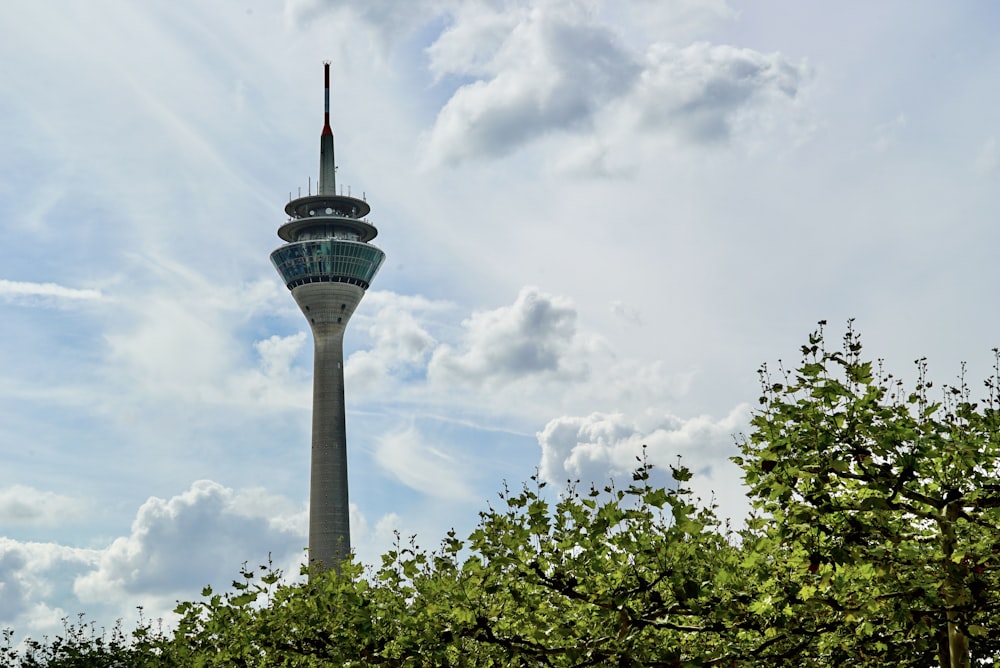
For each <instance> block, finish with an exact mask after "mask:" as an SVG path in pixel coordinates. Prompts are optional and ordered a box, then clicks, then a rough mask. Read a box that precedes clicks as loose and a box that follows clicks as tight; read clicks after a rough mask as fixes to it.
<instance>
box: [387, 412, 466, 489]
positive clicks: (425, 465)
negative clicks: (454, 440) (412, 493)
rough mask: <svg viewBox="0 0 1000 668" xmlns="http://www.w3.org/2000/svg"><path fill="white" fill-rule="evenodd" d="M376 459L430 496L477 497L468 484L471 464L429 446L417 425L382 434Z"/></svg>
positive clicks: (391, 472)
mask: <svg viewBox="0 0 1000 668" xmlns="http://www.w3.org/2000/svg"><path fill="white" fill-rule="evenodd" d="M375 460H376V461H377V462H378V464H379V465H380V466H382V468H383V469H385V470H386V471H388V472H389V473H390V474H392V475H393V476H394V477H395V478H397V479H398V480H399V481H400V482H402V483H403V484H404V485H406V486H407V487H410V488H412V489H415V490H417V491H418V492H422V493H424V494H427V495H428V496H432V497H436V498H443V499H455V500H463V499H464V500H468V499H474V498H476V495H475V493H474V492H473V489H472V487H471V486H470V485H469V483H468V479H469V477H470V476H469V471H468V469H467V466H468V465H467V464H464V463H463V462H462V461H461V459H460V457H459V456H458V455H456V454H453V453H451V452H447V451H446V450H444V449H443V448H440V447H434V446H430V445H428V444H427V443H426V442H425V441H424V439H423V437H422V436H421V434H420V432H419V431H418V430H417V429H416V428H415V427H410V428H408V429H405V430H402V431H397V432H392V433H388V434H383V435H382V436H381V437H380V438H379V439H378V444H377V445H376V449H375Z"/></svg>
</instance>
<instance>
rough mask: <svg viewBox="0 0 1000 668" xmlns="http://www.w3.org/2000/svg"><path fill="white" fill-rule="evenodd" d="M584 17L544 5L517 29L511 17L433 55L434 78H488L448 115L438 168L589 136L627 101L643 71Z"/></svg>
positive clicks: (433, 143)
mask: <svg viewBox="0 0 1000 668" xmlns="http://www.w3.org/2000/svg"><path fill="white" fill-rule="evenodd" d="M579 14H580V13H579V12H576V11H573V12H565V11H556V9H555V5H544V6H538V7H534V8H532V9H531V10H530V11H523V12H521V13H520V14H519V15H516V16H517V22H516V23H514V24H513V25H512V22H513V21H514V20H515V15H513V14H506V15H504V17H503V18H502V19H500V18H497V17H493V18H492V19H490V20H485V21H484V20H482V19H481V18H480V19H479V20H477V21H474V22H471V23H460V22H456V24H454V25H453V26H452V27H451V29H450V30H448V31H447V32H445V33H444V34H443V35H442V36H441V38H440V40H439V42H435V44H433V45H432V46H431V47H430V48H429V49H428V52H429V55H430V57H431V68H432V70H433V71H434V72H435V73H436V74H437V75H438V76H441V75H442V74H450V73H453V74H461V75H469V74H475V75H477V76H483V77H484V78H480V79H477V80H476V81H474V82H472V83H469V84H465V85H463V86H461V87H460V88H459V89H458V90H457V91H456V92H455V93H454V94H453V95H452V97H451V99H450V100H448V102H447V103H446V104H445V106H444V107H443V108H442V109H441V111H440V113H439V114H438V118H437V120H436V122H435V125H434V128H433V130H432V131H431V133H430V136H429V159H430V161H431V162H432V163H434V162H437V163H452V164H453V163H458V162H462V161H464V160H467V159H469V158H473V157H475V158H481V157H483V156H500V155H504V154H506V153H509V152H511V151H513V150H515V149H517V148H518V147H519V146H520V145H522V144H524V143H526V142H528V141H531V140H532V139H535V138H537V137H539V136H542V135H546V134H549V133H552V132H565V131H567V130H572V129H574V128H576V129H581V128H582V129H587V127H588V126H589V125H590V124H591V122H592V120H593V117H594V115H595V114H596V113H597V112H598V111H599V110H600V109H601V108H602V107H603V106H604V105H605V104H606V103H607V102H608V100H611V99H614V98H616V97H619V96H621V95H622V94H624V93H625V92H626V91H627V90H628V89H629V88H630V86H631V84H632V82H633V81H634V80H635V78H636V76H638V74H639V70H640V68H639V65H638V63H636V62H635V60H634V59H633V58H632V57H631V56H630V55H629V54H628V52H627V51H626V50H625V49H624V47H623V45H622V43H621V40H620V38H619V37H618V36H617V35H616V34H615V33H614V32H613V31H611V30H609V29H608V28H607V27H605V26H603V25H599V24H594V23H590V22H587V21H585V20H582V19H581V16H580V15H579ZM584 16H585V15H584ZM484 34H485V38H484ZM501 35H503V40H502V41H500V36H501ZM489 45H495V46H494V53H493V54H492V56H490V57H487V56H486V55H485V54H484V49H486V48H488V47H489Z"/></svg>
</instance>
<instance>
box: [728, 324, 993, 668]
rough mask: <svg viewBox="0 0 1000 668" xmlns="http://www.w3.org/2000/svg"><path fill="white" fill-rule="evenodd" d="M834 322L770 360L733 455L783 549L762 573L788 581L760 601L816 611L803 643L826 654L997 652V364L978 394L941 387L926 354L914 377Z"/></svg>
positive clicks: (922, 660) (767, 540)
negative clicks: (798, 353) (835, 328)
mask: <svg viewBox="0 0 1000 668" xmlns="http://www.w3.org/2000/svg"><path fill="white" fill-rule="evenodd" d="M824 324H825V323H820V328H819V329H818V330H817V331H816V332H815V333H814V334H813V335H812V336H811V337H810V339H809V344H808V345H806V346H803V348H802V353H803V362H802V364H801V365H800V366H799V367H798V369H797V370H796V371H794V372H787V371H785V370H784V369H779V371H778V373H777V374H772V373H770V372H769V371H768V369H767V368H763V369H762V370H761V378H762V380H763V385H764V395H763V397H762V398H761V404H762V408H761V410H760V412H759V413H757V415H756V416H755V417H754V418H753V420H752V426H753V430H752V433H751V434H750V436H749V437H748V438H746V439H744V440H743V441H742V443H741V449H742V452H743V456H742V457H738V458H736V462H737V463H738V464H740V465H741V466H742V467H743V469H744V472H745V479H746V482H747V484H748V485H749V488H750V494H751V497H752V499H753V501H754V507H755V509H756V510H757V512H758V513H759V515H758V517H757V518H755V519H753V520H751V526H752V528H753V529H754V534H755V536H756V541H757V549H758V550H762V549H764V548H765V546H766V545H768V544H770V545H771V548H770V549H771V551H772V552H773V553H774V554H780V563H776V564H775V566H776V569H775V574H774V575H773V577H772V578H770V582H769V583H764V587H765V589H766V588H768V587H770V588H771V589H772V590H773V591H774V592H776V593H778V594H780V593H783V594H784V595H779V596H775V597H774V598H773V599H770V600H769V601H767V602H764V601H758V602H757V603H756V605H757V611H758V612H760V613H761V614H767V613H768V612H769V611H772V610H773V609H775V608H776V607H781V606H785V607H787V608H788V609H789V610H791V611H793V612H794V614H795V615H796V616H799V617H800V618H802V619H812V620H815V623H816V626H815V630H814V632H813V633H814V635H813V636H812V638H811V639H810V642H809V646H808V647H807V648H804V650H803V657H806V656H808V657H812V658H813V659H814V660H816V661H821V662H826V663H827V665H844V664H847V663H850V662H852V661H853V662H855V663H863V664H868V665H872V664H873V663H875V662H878V663H880V664H884V665H890V664H893V665H901V666H927V665H931V664H934V663H936V664H938V665H940V666H942V668H965V667H967V666H969V665H971V663H972V662H973V657H975V661H978V662H984V661H995V660H998V659H1000V577H998V573H1000V569H998V566H1000V484H998V483H1000V481H998V474H1000V459H998V458H1000V394H998V388H1000V385H998V378H1000V366H997V367H996V368H995V369H994V375H993V377H992V378H991V379H989V380H987V381H986V383H985V386H986V398H985V399H984V400H983V401H982V402H978V403H977V402H974V401H972V400H971V398H970V391H969V388H968V387H967V386H966V384H965V381H964V378H962V379H960V382H959V384H958V385H957V386H956V387H946V388H944V392H943V398H942V400H941V401H932V400H931V399H930V396H931V388H932V383H931V382H930V381H929V380H927V374H926V371H927V366H926V361H925V360H923V359H921V360H917V380H916V383H915V386H914V387H913V389H912V390H906V389H905V387H904V384H903V382H902V381H900V380H898V379H896V378H894V377H893V376H892V375H891V374H889V373H887V372H885V371H884V370H883V368H882V364H881V363H880V362H879V363H873V362H872V361H866V360H865V359H864V358H863V357H862V346H861V341H860V337H859V336H858V335H857V333H856V332H854V331H853V329H852V328H851V327H850V326H849V327H848V331H847V333H846V335H845V337H844V341H843V348H842V350H835V351H829V350H827V348H826V347H825V340H824V332H823V328H822V326H823V325H824ZM994 353H996V351H994ZM998 359H1000V358H998Z"/></svg>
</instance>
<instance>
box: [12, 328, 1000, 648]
mask: <svg viewBox="0 0 1000 668" xmlns="http://www.w3.org/2000/svg"><path fill="white" fill-rule="evenodd" d="M802 350H803V356H804V357H803V361H802V363H801V365H799V367H798V368H797V369H796V370H795V371H785V370H784V369H783V368H779V370H778V372H777V373H775V374H772V373H770V372H769V371H768V370H767V369H766V368H764V369H762V373H761V377H762V380H763V382H764V393H763V397H762V398H761V408H760V410H759V412H758V413H757V414H756V415H755V416H754V417H753V419H752V429H751V431H750V433H749V435H748V436H747V437H745V438H741V439H740V441H739V447H740V450H741V456H739V457H736V458H734V459H735V461H736V462H737V463H738V464H739V465H740V466H741V467H742V468H743V471H744V475H745V480H746V482H747V485H748V488H749V492H750V496H751V499H752V502H753V505H754V513H753V515H752V516H751V517H750V518H749V519H748V520H747V521H746V525H745V527H744V528H743V529H741V530H740V531H738V532H734V531H731V530H730V529H729V528H728V526H727V525H725V524H724V523H721V522H720V521H719V519H718V518H717V517H716V515H715V513H714V510H713V508H711V507H704V506H702V505H701V504H699V503H698V502H697V500H696V499H694V497H693V496H692V494H691V492H690V491H689V490H688V489H687V488H686V487H685V484H686V483H687V482H688V480H689V479H690V478H691V472H690V471H689V470H687V469H686V468H684V467H682V466H679V465H678V466H676V467H670V474H671V477H672V481H671V482H670V484H669V485H668V486H661V485H658V484H656V483H654V478H653V473H654V472H653V471H652V468H651V466H650V465H649V464H648V463H647V462H646V461H645V459H644V458H640V459H639V460H638V462H637V466H636V470H635V472H634V474H633V476H632V480H631V483H630V484H629V485H628V486H626V487H618V486H615V485H614V484H609V485H608V486H606V487H602V488H590V489H580V488H579V487H578V486H572V485H571V486H570V487H569V489H568V490H567V491H565V492H564V493H562V494H561V495H556V496H552V495H550V494H549V492H548V490H547V489H545V484H544V483H542V482H540V481H538V480H537V479H536V478H532V481H531V483H530V484H528V485H525V486H523V487H521V488H520V489H519V490H516V491H511V490H509V489H505V490H504V491H503V492H502V493H501V494H500V504H499V505H498V506H497V507H495V508H494V507H488V508H487V510H485V511H483V512H482V513H480V522H479V525H478V526H477V528H476V529H475V531H473V532H472V534H471V535H469V536H468V538H466V539H464V540H463V539H460V538H459V537H458V536H456V535H455V532H449V534H448V535H447V536H446V537H445V539H444V540H443V541H442V543H441V544H440V546H438V547H437V548H436V549H434V550H431V551H428V550H423V549H421V548H419V547H418V546H417V545H416V544H415V543H414V541H413V540H410V541H409V542H407V541H403V540H400V539H399V538H397V543H396V545H395V546H394V548H393V549H392V550H390V551H389V552H388V553H387V554H386V555H385V556H384V557H383V559H382V563H381V564H380V565H379V566H377V567H373V568H367V569H366V568H364V567H363V566H361V565H359V564H358V563H356V562H353V561H349V562H347V563H345V564H343V565H342V568H341V570H340V571H339V572H337V571H328V572H323V573H319V572H317V573H312V574H310V577H309V578H308V580H301V581H297V582H291V583H288V582H285V581H284V579H283V578H282V577H281V574H280V573H277V572H275V571H274V570H273V569H272V568H270V567H268V566H265V567H262V568H261V569H260V570H254V569H248V568H245V567H244V569H243V571H242V572H241V577H240V579H239V580H237V581H236V582H234V583H233V587H232V589H231V590H230V591H229V592H227V593H224V594H219V593H216V592H214V591H212V590H211V589H210V588H206V589H205V590H204V591H203V592H202V593H203V596H202V598H201V600H199V601H194V602H185V603H181V604H179V606H178V608H177V612H178V613H179V614H180V617H181V619H180V622H179V623H178V625H177V627H176V629H175V630H174V632H173V633H171V634H162V633H158V632H153V631H152V630H151V629H150V628H149V626H148V624H141V625H140V627H139V629H137V631H135V632H134V633H133V634H132V636H131V637H125V635H124V634H123V633H121V631H120V629H115V631H114V632H113V633H112V635H111V637H110V639H108V640H105V639H104V636H103V634H100V635H99V634H96V632H95V631H94V629H93V627H88V626H86V625H84V624H82V622H81V623H80V624H78V625H71V626H67V629H66V636H65V637H60V638H57V639H55V640H54V641H48V640H47V639H46V641H45V642H41V643H29V644H28V645H26V646H25V648H24V649H22V650H14V649H13V648H11V647H10V636H7V643H6V648H0V659H3V658H6V659H7V664H8V665H11V666H16V667H17V668H42V667H43V666H44V667H46V668H57V667H58V668H62V667H64V666H65V667H70V666H84V665H86V666H91V665H93V666H107V667H109V668H110V667H117V666H149V667H168V666H185V667H187V666H193V667H195V668H202V667H208V666H246V667H250V666H253V667H258V666H259V667H264V666H285V667H297V666H302V667H312V666H331V665H335V666H362V665H366V666H367V665H379V666H385V667H387V668H394V667H399V668H403V667H421V666H455V667H459V666H468V667H473V666H550V667H562V666H566V667H570V666H573V667H584V666H725V667H729V666H761V667H763V666H768V667H770V666H840V665H849V664H855V665H899V666H914V667H916V666H931V665H940V666H943V667H944V668H960V667H964V666H970V665H972V664H973V663H976V664H983V663H990V662H992V661H996V660H1000V600H998V598H1000V581H998V579H1000V576H998V572H1000V570H998V568H997V566H998V562H1000V532H998V524H1000V483H998V480H997V474H998V470H997V469H998V454H1000V440H998V436H997V434H998V426H1000V396H998V394H1000V389H998V381H997V377H998V376H1000V367H998V369H995V372H996V373H995V374H994V378H993V379H992V380H990V381H987V384H986V389H987V398H986V399H985V400H984V401H983V402H982V403H981V404H980V403H975V402H972V401H971V399H970V392H969V390H968V388H967V387H966V386H965V384H964V381H960V383H959V384H958V386H957V387H954V388H951V387H949V388H946V389H945V392H944V398H943V400H942V401H940V402H932V401H931V400H930V398H929V397H930V389H931V383H930V382H929V381H928V380H927V379H926V364H925V362H924V361H923V360H918V365H917V367H918V377H917V382H916V386H915V388H914V389H913V390H912V391H907V390H905V389H904V385H903V383H902V382H901V381H899V380H898V379H896V378H894V377H893V376H892V375H890V374H888V373H886V372H885V371H884V370H882V367H881V364H880V363H873V362H870V361H865V360H864V359H863V358H862V356H861V344H860V341H859V338H858V337H857V335H856V334H855V333H854V332H853V330H851V329H850V328H849V329H848V332H847V335H846V336H845V339H844V346H843V350H838V351H834V352H830V351H828V350H827V349H826V347H825V342H824V334H823V330H822V328H820V329H819V330H818V331H817V332H815V333H814V334H813V335H812V336H811V337H810V339H809V343H808V344H807V345H806V346H804V347H803V349H802ZM88 629H89V630H88ZM973 657H974V659H973Z"/></svg>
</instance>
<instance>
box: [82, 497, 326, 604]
mask: <svg viewBox="0 0 1000 668" xmlns="http://www.w3.org/2000/svg"><path fill="white" fill-rule="evenodd" d="M304 513H305V511H304V510H301V509H299V510H296V509H295V508H294V507H293V506H292V505H291V504H290V503H289V502H288V501H287V500H286V499H283V498H281V497H277V496H274V495H271V494H268V493H267V492H264V491H263V490H253V489H247V490H240V491H238V492H237V491H234V490H233V489H230V488H228V487H224V486H222V485H220V484H219V483H216V482H212V481H209V480H201V481H198V482H195V483H193V484H192V485H191V487H190V488H189V489H188V490H186V491H184V492H182V493H180V494H178V495H176V496H173V497H171V498H170V499H160V498H156V497H151V498H150V499H149V500H148V501H146V502H145V503H144V504H142V506H141V507H140V508H139V511H138V513H137V514H136V518H135V521H134V522H133V523H132V529H131V532H130V533H129V535H127V536H122V537H120V538H116V539H115V540H114V541H113V542H112V543H111V545H110V546H109V547H108V548H107V549H105V550H102V551H101V554H100V557H99V559H98V560H97V565H96V566H97V567H96V569H94V570H93V571H91V572H89V573H86V574H83V575H81V576H79V577H77V578H76V581H75V583H74V586H73V590H74V592H75V594H76V596H77V597H78V598H79V600H80V601H81V602H83V603H94V602H108V601H114V602H119V603H123V604H124V603H125V602H127V601H133V605H135V600H136V599H139V601H148V602H150V606H151V607H154V606H157V605H162V604H163V601H165V600H172V599H174V598H176V597H178V596H190V595H191V592H194V591H197V590H198V589H199V588H200V587H202V586H203V585H205V584H210V583H225V582H228V580H229V579H231V578H232V575H233V574H234V573H235V572H236V571H237V569H238V568H239V567H240V565H241V564H242V563H244V562H247V563H248V564H249V565H250V566H251V567H255V566H257V565H260V564H263V563H266V560H267V558H268V555H272V556H273V558H274V559H275V562H276V563H278V564H284V563H285V562H287V561H288V560H289V559H291V560H294V559H296V558H298V557H299V556H300V555H301V554H302V553H301V550H302V548H303V547H305V543H306V538H305V536H304V535H303V528H304V526H305V521H304Z"/></svg>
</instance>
